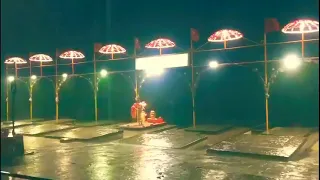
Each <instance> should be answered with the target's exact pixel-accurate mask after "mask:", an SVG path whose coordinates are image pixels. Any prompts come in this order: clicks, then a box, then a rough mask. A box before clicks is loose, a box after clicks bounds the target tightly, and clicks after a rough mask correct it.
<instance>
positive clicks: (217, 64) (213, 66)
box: [209, 61, 219, 68]
mask: <svg viewBox="0 0 320 180" xmlns="http://www.w3.org/2000/svg"><path fill="white" fill-rule="evenodd" d="M209 67H210V68H217V67H219V63H218V62H217V61H211V62H210V63H209Z"/></svg>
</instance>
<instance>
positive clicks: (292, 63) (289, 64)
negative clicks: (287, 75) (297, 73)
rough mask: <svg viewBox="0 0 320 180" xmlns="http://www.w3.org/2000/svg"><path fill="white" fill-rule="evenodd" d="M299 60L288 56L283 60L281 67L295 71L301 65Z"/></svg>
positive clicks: (294, 56)
mask: <svg viewBox="0 0 320 180" xmlns="http://www.w3.org/2000/svg"><path fill="white" fill-rule="evenodd" d="M301 62H302V61H301V59H300V58H298V57H297V56H296V55H288V56H286V57H285V58H284V59H283V65H284V67H285V68H286V69H288V70H294V69H297V68H298V67H299V66H300V65H301Z"/></svg>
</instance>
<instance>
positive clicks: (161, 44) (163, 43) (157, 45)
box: [145, 38, 176, 49]
mask: <svg viewBox="0 0 320 180" xmlns="http://www.w3.org/2000/svg"><path fill="white" fill-rule="evenodd" d="M175 46H176V44H175V43H174V42H172V41H171V40H169V39H162V38H160V39H156V40H153V41H151V42H149V43H148V44H147V45H146V46H145V47H146V48H153V49H163V48H172V47H175Z"/></svg>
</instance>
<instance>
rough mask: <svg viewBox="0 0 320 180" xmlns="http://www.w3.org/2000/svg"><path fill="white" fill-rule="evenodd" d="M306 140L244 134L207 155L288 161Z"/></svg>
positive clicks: (303, 138)
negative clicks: (243, 156)
mask: <svg viewBox="0 0 320 180" xmlns="http://www.w3.org/2000/svg"><path fill="white" fill-rule="evenodd" d="M305 140H306V138H305V137H302V136H272V135H247V134H243V135H240V136H236V137H234V138H230V139H228V140H225V141H222V142H220V143H217V144H215V145H213V146H212V147H211V148H209V149H208V150H207V153H224V154H238V155H250V156H255V157H257V156H259V157H265V158H274V159H278V160H288V159H289V158H290V156H291V155H293V153H294V152H295V151H296V150H298V148H299V147H300V145H302V144H303V143H304V142H305Z"/></svg>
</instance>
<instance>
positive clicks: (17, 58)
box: [4, 57, 27, 121]
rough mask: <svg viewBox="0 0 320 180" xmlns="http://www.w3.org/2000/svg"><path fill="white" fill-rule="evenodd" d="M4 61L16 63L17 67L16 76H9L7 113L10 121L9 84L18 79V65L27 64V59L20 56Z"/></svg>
mask: <svg viewBox="0 0 320 180" xmlns="http://www.w3.org/2000/svg"><path fill="white" fill-rule="evenodd" d="M4 63H5V64H6V65H11V64H14V69H15V76H9V77H7V80H8V81H7V84H6V85H7V87H6V89H7V90H6V114H7V121H9V107H10V104H9V85H10V84H11V82H13V81H14V80H15V79H18V69H17V67H18V65H19V64H26V63H27V61H26V60H24V59H22V58H20V57H12V58H8V59H6V60H5V61H4Z"/></svg>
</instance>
